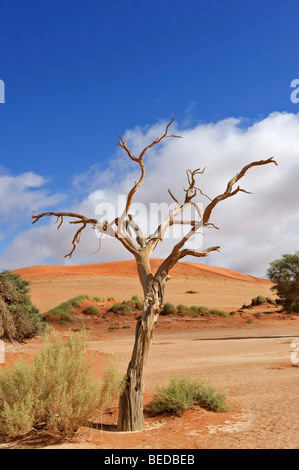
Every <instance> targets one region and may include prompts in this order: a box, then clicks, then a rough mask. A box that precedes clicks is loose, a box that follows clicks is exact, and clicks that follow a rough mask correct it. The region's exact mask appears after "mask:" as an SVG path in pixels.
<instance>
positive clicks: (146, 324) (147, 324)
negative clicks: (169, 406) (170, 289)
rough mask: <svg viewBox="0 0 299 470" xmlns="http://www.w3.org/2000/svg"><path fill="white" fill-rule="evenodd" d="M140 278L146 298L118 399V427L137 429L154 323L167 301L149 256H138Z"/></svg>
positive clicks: (138, 427) (141, 414) (140, 415)
mask: <svg viewBox="0 0 299 470" xmlns="http://www.w3.org/2000/svg"><path fill="white" fill-rule="evenodd" d="M137 266H138V273H139V278H140V281H141V283H142V286H143V289H144V294H145V299H144V306H143V311H142V313H141V318H140V319H138V320H137V325H136V331H135V344H134V348H133V352H132V356H131V360H130V362H129V365H128V369H127V382H126V387H125V390H124V391H123V393H122V395H121V397H120V400H119V415H118V425H117V426H118V429H119V430H120V431H137V430H140V429H143V427H144V418H143V392H144V374H145V366H146V363H147V359H148V354H149V350H150V346H151V343H152V339H153V334H154V330H155V326H156V323H157V320H158V317H159V314H160V312H161V310H162V308H163V304H164V291H165V281H164V279H163V278H161V277H153V275H152V274H151V272H150V267H149V260H148V258H147V257H146V256H145V257H142V258H141V259H140V258H139V259H138V260H137Z"/></svg>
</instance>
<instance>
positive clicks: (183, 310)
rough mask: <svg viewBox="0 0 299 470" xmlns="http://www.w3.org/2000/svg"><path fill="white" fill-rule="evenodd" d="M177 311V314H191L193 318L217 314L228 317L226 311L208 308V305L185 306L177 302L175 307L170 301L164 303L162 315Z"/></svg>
mask: <svg viewBox="0 0 299 470" xmlns="http://www.w3.org/2000/svg"><path fill="white" fill-rule="evenodd" d="M175 313H178V314H179V315H182V316H185V315H191V316H192V317H193V318H197V317H198V316H200V315H205V314H206V315H207V314H211V315H219V316H223V317H229V315H228V314H227V313H226V312H223V311H222V310H216V309H209V308H208V307H202V306H196V305H192V306H191V307H187V306H186V305H182V304H179V305H178V306H177V307H175V306H174V305H172V304H170V303H166V304H165V305H164V309H163V312H162V315H171V314H175Z"/></svg>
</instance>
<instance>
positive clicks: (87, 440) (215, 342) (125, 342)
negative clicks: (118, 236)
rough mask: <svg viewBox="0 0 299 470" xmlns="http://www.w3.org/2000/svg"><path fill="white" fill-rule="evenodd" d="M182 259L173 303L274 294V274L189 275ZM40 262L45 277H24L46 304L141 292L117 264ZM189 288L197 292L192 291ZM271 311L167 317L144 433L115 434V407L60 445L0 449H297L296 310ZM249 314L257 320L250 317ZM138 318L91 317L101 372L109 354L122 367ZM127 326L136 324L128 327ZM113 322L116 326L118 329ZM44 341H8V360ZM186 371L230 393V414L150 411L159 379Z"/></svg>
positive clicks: (46, 442)
mask: <svg viewBox="0 0 299 470" xmlns="http://www.w3.org/2000/svg"><path fill="white" fill-rule="evenodd" d="M109 264H110V265H111V264H113V263H109ZM120 264H121V263H119V265H120ZM182 264H184V265H185V266H183V269H184V270H185V271H184V274H182V273H176V274H175V275H173V279H172V281H170V282H169V285H168V299H169V300H170V301H172V302H173V303H175V304H176V303H185V304H187V305H194V304H199V305H207V306H208V307H215V308H221V309H224V310H227V311H229V310H234V309H237V308H239V307H240V306H241V305H242V304H243V303H244V302H245V303H248V302H249V301H250V299H251V298H252V297H253V296H256V295H259V294H263V295H269V294H271V291H270V287H271V284H270V283H269V282H267V281H264V280H258V279H254V278H250V277H249V279H248V278H247V279H246V278H245V279H244V278H242V276H243V275H241V274H239V273H237V275H235V274H234V273H233V272H229V273H228V274H229V276H225V275H222V274H223V272H222V270H220V271H218V270H217V269H216V270H213V269H212V268H209V269H207V270H206V271H204V269H202V270H200V268H197V267H196V269H198V271H195V272H196V273H197V276H198V277H196V276H195V274H194V272H193V271H192V269H191V271H192V272H191V271H190V272H191V274H190V276H189V275H187V274H188V272H189V271H188V268H189V267H188V263H182ZM93 266H99V265H93ZM124 266H125V265H124ZM127 267H128V266H127ZM43 268H44V273H43V275H42V273H41V271H39V272H38V269H37V268H31V269H30V268H29V269H28V270H27V272H25V271H23V276H24V277H27V278H28V279H29V278H30V279H31V280H32V296H33V298H34V300H35V302H36V303H37V304H38V305H39V307H40V308H41V309H42V310H44V311H45V310H46V309H48V308H50V307H52V306H54V305H57V304H58V303H60V302H61V301H63V300H67V299H68V298H70V297H74V296H75V295H78V294H83V293H84V294H90V295H101V296H104V297H106V296H108V295H109V296H110V295H114V296H115V298H116V299H127V298H129V297H130V296H131V295H133V294H138V293H141V292H140V289H138V283H137V282H138V281H137V279H136V278H134V277H133V276H131V275H126V276H127V277H125V276H122V275H119V271H117V273H118V276H113V275H112V274H107V272H106V273H105V274H103V272H101V273H100V274H99V272H98V271H97V269H96V268H92V270H93V269H94V270H95V271H92V270H91V271H88V272H84V273H82V274H80V272H79V271H80V270H79V269H78V268H76V270H78V272H77V273H76V274H74V272H72V274H70V272H71V271H72V270H71V269H69V268H68V269H69V271H68V273H64V272H62V271H64V269H65V268H62V271H61V272H56V271H55V270H54V269H53V270H52V267H51V269H49V270H47V268H46V267H43ZM108 268H109V269H110V267H109V266H108ZM191 268H193V266H191ZM34 269H35V272H33V270H34ZM39 269H41V268H39ZM84 269H87V268H84ZM102 269H103V267H102ZM118 269H119V268H118ZM179 269H180V267H179ZM219 269H220V268H219ZM50 271H51V272H50ZM74 271H75V270H74ZM131 272H132V271H130V273H131ZM24 274H26V275H24ZM63 274H65V275H64V276H63ZM224 274H227V273H225V271H224ZM192 276H195V277H192ZM190 289H194V290H197V291H199V294H185V292H186V290H190ZM271 295H272V297H273V294H271ZM197 296H198V297H197ZM270 311H271V309H266V310H265V309H257V310H255V311H254V312H246V311H245V312H238V313H236V314H235V315H232V316H231V317H230V318H219V317H214V316H213V317H199V318H195V319H193V318H186V317H183V318H182V317H176V316H173V317H160V319H159V322H158V325H157V329H156V332H155V336H154V341H153V345H152V349H151V353H150V357H149V362H148V367H147V372H146V390H145V418H146V428H145V430H144V431H142V432H137V433H119V432H117V431H116V427H115V424H116V422H117V407H115V408H113V409H111V410H110V412H109V413H107V414H106V415H105V417H104V419H103V422H102V425H101V426H97V425H96V423H90V425H89V427H82V428H81V429H80V431H79V433H78V435H77V436H76V437H75V438H74V439H72V441H70V442H65V443H59V442H57V441H55V439H54V438H52V437H51V436H45V435H40V434H38V435H35V434H32V435H30V436H28V437H27V439H25V440H22V441H15V442H12V443H0V448H4V447H24V446H25V447H33V448H37V447H47V448H57V447H58V448H78V449H79V448H103V449H130V448H132V449H135V448H145V449H154V448H157V449H179V448H181V449H202V448H216V449H217V448H246V449H254V448H257V449H259V448H273V449H274V448H280V449H282V448H288V449H291V448H298V431H299V429H298V427H299V426H298V423H299V407H298V404H299V403H298V385H299V367H294V366H293V365H292V363H291V357H290V355H291V351H292V349H291V341H292V340H293V339H295V338H298V337H299V317H296V316H288V317H286V316H285V315H282V314H280V313H278V312H273V313H269V312H270ZM249 318H250V320H251V321H252V323H248V319H249ZM134 322H135V321H134V319H133V318H132V317H130V316H128V315H126V316H122V315H113V314H111V315H106V316H105V318H104V319H103V318H102V317H101V318H97V319H96V318H93V319H92V320H90V321H89V322H88V325H89V326H90V327H91V330H90V341H89V344H88V351H89V354H91V355H93V356H94V359H95V366H94V372H95V376H96V377H100V376H101V374H102V371H103V367H104V366H105V365H106V364H107V362H108V361H109V359H110V358H111V357H112V356H113V357H114V358H115V359H116V361H117V363H118V364H119V367H120V369H121V372H123V373H125V371H126V366H127V364H128V361H129V359H130V355H131V351H132V346H133V341H134ZM86 324H87V322H86ZM124 325H127V326H128V325H129V326H130V328H125V329H124V328H123V326H124ZM76 326H78V325H76V324H75V325H72V328H76ZM111 326H116V328H117V329H115V330H113V331H111V330H109V327H111ZM57 328H58V330H59V331H60V333H61V335H62V336H66V335H68V334H69V327H66V326H58V327H57ZM41 344H42V340H41V338H35V339H32V340H30V341H28V342H27V343H26V344H24V345H19V344H12V345H8V346H7V347H6V361H7V363H12V362H13V361H14V360H15V359H16V358H17V357H19V356H20V355H22V356H24V357H25V358H26V359H29V360H31V359H32V358H33V357H34V353H35V351H36V350H37V348H39V347H40V346H41ZM180 373H185V374H188V375H191V376H193V377H197V378H198V377H200V378H201V379H203V380H205V381H207V382H209V383H211V385H213V386H214V387H215V388H216V389H217V390H218V391H223V392H225V393H226V395H227V403H228V404H229V405H230V406H231V408H232V411H231V412H229V413H213V412H209V411H206V410H203V409H200V408H196V409H194V410H190V411H188V412H186V413H184V414H183V415H182V416H180V417H173V416H159V417H155V418H153V417H151V416H150V411H149V407H150V402H151V398H152V395H153V392H154V388H155V386H156V385H157V384H162V383H164V382H166V381H167V380H168V379H169V378H170V377H171V376H172V375H174V374H180Z"/></svg>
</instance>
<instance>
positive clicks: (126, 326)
mask: <svg viewBox="0 0 299 470" xmlns="http://www.w3.org/2000/svg"><path fill="white" fill-rule="evenodd" d="M123 328H124V329H126V328H131V325H124V326H123Z"/></svg>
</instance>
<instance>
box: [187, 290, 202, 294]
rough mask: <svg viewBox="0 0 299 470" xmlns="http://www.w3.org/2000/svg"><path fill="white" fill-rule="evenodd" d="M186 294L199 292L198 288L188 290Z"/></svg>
mask: <svg viewBox="0 0 299 470" xmlns="http://www.w3.org/2000/svg"><path fill="white" fill-rule="evenodd" d="M186 294H199V292H198V291H197V290H186Z"/></svg>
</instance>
